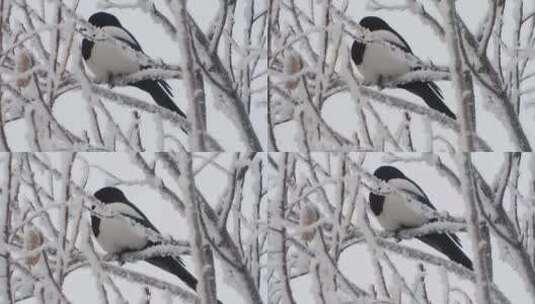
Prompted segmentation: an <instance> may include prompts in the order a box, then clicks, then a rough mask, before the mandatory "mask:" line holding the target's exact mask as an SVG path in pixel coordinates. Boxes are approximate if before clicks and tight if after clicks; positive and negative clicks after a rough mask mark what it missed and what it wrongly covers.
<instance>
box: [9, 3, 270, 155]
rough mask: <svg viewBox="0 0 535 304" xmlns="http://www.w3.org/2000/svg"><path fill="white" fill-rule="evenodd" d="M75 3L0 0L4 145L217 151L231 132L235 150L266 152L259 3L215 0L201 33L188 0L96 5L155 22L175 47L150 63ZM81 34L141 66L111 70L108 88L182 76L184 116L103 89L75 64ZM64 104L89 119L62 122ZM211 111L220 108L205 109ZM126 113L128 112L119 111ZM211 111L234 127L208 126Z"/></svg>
mask: <svg viewBox="0 0 535 304" xmlns="http://www.w3.org/2000/svg"><path fill="white" fill-rule="evenodd" d="M79 4H80V1H79V0H74V1H66V0H54V1H44V0H42V1H41V0H38V1H27V0H3V1H1V2H0V10H1V12H2V18H0V53H1V63H0V64H1V66H2V69H3V72H2V78H1V79H0V96H1V98H2V107H1V110H2V115H1V117H0V122H1V128H0V149H1V150H2V151H9V150H12V149H14V150H19V151H20V150H35V151H57V150H72V151H115V150H129V149H132V150H135V151H145V150H152V151H168V150H174V151H178V150H180V149H179V148H178V147H177V146H181V145H182V146H186V147H187V149H188V150H192V151H221V150H224V149H230V148H229V147H225V145H223V144H221V143H220V142H221V141H227V142H228V139H229V138H237V139H235V141H238V142H236V143H233V144H232V147H236V146H241V147H242V148H240V149H241V150H249V151H261V150H263V146H262V142H263V141H264V135H263V134H262V132H260V131H259V130H262V129H263V126H262V123H263V121H257V119H256V117H260V116H261V115H259V114H258V113H259V112H260V113H262V111H264V110H263V109H264V108H265V102H264V100H265V93H264V91H265V90H264V89H262V88H263V87H264V84H263V77H264V76H263V75H265V67H264V66H262V62H263V55H262V49H264V44H265V38H264V37H265V20H266V14H265V8H264V3H263V2H262V1H254V2H249V1H240V2H239V3H238V1H223V0H222V1H218V3H217V5H218V6H219V8H218V9H217V13H216V14H215V16H214V20H212V21H211V23H210V24H211V26H210V27H209V28H208V29H207V30H203V29H201V28H200V26H199V24H198V22H197V21H196V20H195V19H194V18H193V17H192V15H191V14H190V12H189V11H188V8H187V3H186V2H184V3H183V6H182V7H183V8H182V9H177V8H176V7H175V5H174V2H173V1H167V2H165V1H162V3H160V4H161V5H158V6H157V5H153V4H149V3H145V2H140V1H126V2H125V1H113V0H103V1H100V4H99V5H100V7H101V8H104V9H113V8H120V9H122V10H123V11H124V12H129V11H133V10H135V11H136V14H138V16H147V17H146V18H147V20H152V21H153V22H155V23H156V24H157V25H158V26H159V28H160V30H161V32H162V33H166V35H167V37H168V38H169V41H170V42H169V43H170V45H172V46H173V47H175V48H176V49H177V50H180V51H179V52H177V53H176V54H177V55H176V60H175V61H174V62H163V60H156V59H152V58H150V57H148V56H147V55H145V54H143V53H141V52H136V51H133V50H132V49H131V48H129V47H128V46H126V44H125V43H124V42H121V41H119V40H117V39H116V38H113V37H111V36H110V35H106V34H105V33H104V32H103V31H101V30H99V29H97V28H96V27H93V26H92V25H91V24H89V23H88V22H87V21H86V18H87V17H83V15H90V14H92V13H93V12H79ZM238 10H240V11H238ZM234 15H236V17H234ZM83 38H85V39H90V40H93V39H97V40H104V41H107V42H110V43H113V44H116V46H117V47H118V48H122V49H123V50H124V51H125V52H126V53H127V54H128V55H130V56H131V57H133V58H135V60H137V61H139V64H140V66H142V67H144V68H143V69H142V70H140V71H139V72H136V73H134V74H132V75H116V77H114V78H113V82H112V83H108V84H109V86H110V87H111V86H115V87H121V86H127V85H128V84H130V83H133V82H136V81H140V80H145V79H154V80H165V79H174V80H179V81H180V82H179V83H180V88H184V89H185V91H186V92H187V94H185V98H186V99H187V100H175V102H177V103H178V104H179V105H180V106H181V107H183V109H184V108H187V111H186V112H187V114H188V119H185V118H184V117H182V116H180V115H177V114H175V113H174V112H172V111H170V110H167V109H165V108H162V107H159V106H156V105H154V104H153V103H152V101H146V100H145V98H140V97H134V96H132V95H129V94H125V93H120V92H118V91H117V90H113V89H108V88H105V87H104V86H102V85H103V84H106V82H107V80H106V81H105V80H102V79H97V78H94V77H93V76H92V73H90V72H88V70H86V68H85V65H84V64H83V62H82V56H81V54H80V47H79V45H80V41H81V39H83ZM182 80H184V81H183V84H182ZM264 82H265V81H264ZM180 88H179V89H180ZM175 93H176V91H175ZM67 102H68V103H70V105H71V106H72V107H78V108H82V109H85V113H84V111H78V112H79V113H83V115H84V117H85V118H87V123H82V121H83V120H82V121H80V124H81V125H78V126H73V125H72V122H71V123H68V120H69V119H72V118H71V117H67V116H68V115H66V114H65V113H63V114H61V113H62V112H61V111H59V110H58V109H59V108H61V105H62V104H64V103H67ZM114 105H118V107H117V106H114ZM207 105H209V107H207ZM78 108H77V109H78ZM117 108H119V109H122V110H123V111H121V110H117ZM208 109H218V110H219V111H214V110H210V111H209V112H210V113H207V112H206V111H207V110H208ZM125 110H126V111H125ZM128 111H133V114H134V115H133V116H132V117H128V115H124V113H128ZM212 112H213V113H212ZM146 114H152V115H146ZM212 115H214V116H217V115H223V116H226V118H227V119H228V120H229V121H230V122H231V123H232V126H230V127H229V128H227V126H225V128H223V127H222V126H221V125H220V124H217V123H216V124H210V123H207V120H208V119H207V117H208V116H210V117H212ZM212 120H214V121H215V120H216V119H212ZM155 121H156V125H157V127H156V128H155V127H154V122H155ZM15 126H16V127H15ZM158 126H159V127H158ZM23 130H27V131H25V132H24V133H26V134H23ZM233 134H235V135H233ZM188 137H189V138H190V139H189V141H188ZM20 138H24V139H25V141H22V142H21V141H20ZM153 138H157V141H156V142H157V146H156V147H153V145H154V143H153ZM24 142H26V143H24Z"/></svg>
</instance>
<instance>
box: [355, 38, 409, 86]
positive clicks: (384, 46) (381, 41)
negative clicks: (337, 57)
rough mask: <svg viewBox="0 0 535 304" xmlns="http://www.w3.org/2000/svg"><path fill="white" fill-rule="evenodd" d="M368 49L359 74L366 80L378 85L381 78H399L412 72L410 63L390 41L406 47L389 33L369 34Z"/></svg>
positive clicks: (359, 67)
mask: <svg viewBox="0 0 535 304" xmlns="http://www.w3.org/2000/svg"><path fill="white" fill-rule="evenodd" d="M366 40H367V41H368V42H367V43H366V49H365V50H364V54H363V58H362V62H361V64H360V65H358V66H357V67H358V69H359V72H360V73H361V74H362V76H363V77H364V79H365V80H366V81H368V82H371V83H376V82H377V79H378V78H379V76H383V77H386V78H393V77H399V76H401V75H403V74H406V73H408V72H410V71H411V66H410V64H409V62H408V61H407V60H406V59H404V58H403V54H402V53H401V50H399V51H396V50H395V49H394V48H395V46H393V45H392V44H389V43H385V41H390V42H393V43H395V44H398V45H404V43H403V42H402V41H401V40H399V38H398V37H397V36H396V35H394V34H392V33H391V32H389V31H374V32H370V33H368V35H367V37H366Z"/></svg>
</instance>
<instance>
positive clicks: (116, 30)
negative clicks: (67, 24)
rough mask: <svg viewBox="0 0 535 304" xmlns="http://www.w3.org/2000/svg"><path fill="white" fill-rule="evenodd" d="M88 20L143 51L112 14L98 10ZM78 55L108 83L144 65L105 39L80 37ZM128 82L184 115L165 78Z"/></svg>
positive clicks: (138, 69) (169, 108) (159, 103)
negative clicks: (79, 52) (80, 53)
mask: <svg viewBox="0 0 535 304" xmlns="http://www.w3.org/2000/svg"><path fill="white" fill-rule="evenodd" d="M88 21H89V23H91V24H92V25H94V26H96V27H98V28H100V29H102V30H103V31H104V32H106V33H107V34H109V35H110V36H111V37H113V38H115V39H117V40H119V41H121V42H123V43H124V44H126V45H127V46H129V47H130V48H132V49H133V50H134V51H137V52H140V53H142V54H145V53H144V52H143V50H142V49H141V46H140V45H139V43H138V42H137V40H136V38H134V36H133V35H132V34H131V33H130V32H129V31H128V30H127V29H125V28H124V27H123V26H122V25H121V23H120V22H119V19H117V17H115V16H114V15H112V14H108V13H105V12H98V13H95V14H93V15H92V16H91V17H89V20H88ZM82 57H83V58H84V61H85V63H86V64H87V66H88V67H89V69H90V70H91V71H92V72H93V74H95V76H96V77H97V78H99V79H104V80H107V81H108V82H109V83H110V84H112V83H113V77H114V76H120V75H126V74H131V73H134V72H137V71H140V70H142V69H143V68H147V67H146V66H142V65H141V64H140V63H139V62H138V61H137V60H136V58H133V56H131V54H128V53H127V52H125V50H124V49H122V48H121V47H120V46H118V45H117V43H115V44H114V43H113V42H111V41H109V39H107V40H94V41H93V40H89V39H87V38H85V39H84V40H82ZM129 85H131V86H134V87H136V88H139V89H141V90H143V91H145V92H147V93H149V94H150V95H151V96H152V99H154V101H155V102H156V103H157V104H158V105H159V106H161V107H164V108H166V109H168V110H170V111H173V112H175V113H177V114H178V115H180V116H182V117H184V118H186V114H184V112H182V110H180V109H179V108H178V107H177V105H176V104H175V103H174V102H173V100H172V99H171V97H172V96H173V93H172V92H171V87H170V86H169V84H168V83H167V82H166V81H165V80H161V79H159V80H152V79H144V80H140V81H136V82H133V83H129Z"/></svg>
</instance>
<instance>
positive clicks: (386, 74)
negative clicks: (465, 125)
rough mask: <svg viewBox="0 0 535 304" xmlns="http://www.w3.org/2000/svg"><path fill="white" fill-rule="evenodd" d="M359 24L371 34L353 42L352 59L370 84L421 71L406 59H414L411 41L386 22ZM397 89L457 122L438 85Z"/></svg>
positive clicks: (369, 20) (417, 84) (367, 20)
mask: <svg viewBox="0 0 535 304" xmlns="http://www.w3.org/2000/svg"><path fill="white" fill-rule="evenodd" d="M359 25H360V26H361V27H362V28H364V29H366V30H368V31H367V32H366V34H365V35H364V38H363V39H360V40H355V41H353V45H352V46H351V58H352V59H353V62H354V63H355V65H356V66H357V68H358V70H359V72H360V74H362V76H363V77H364V79H365V80H366V81H367V82H369V83H377V84H379V85H380V86H382V84H381V82H382V81H383V79H384V78H396V77H400V76H402V75H404V74H406V73H408V72H410V71H413V70H417V69H418V67H415V66H411V63H410V62H409V61H408V60H407V59H405V58H404V55H410V56H414V54H413V52H412V50H411V48H410V46H409V44H408V43H407V41H405V39H403V37H401V35H400V34H399V33H398V32H396V31H395V30H394V29H393V28H392V27H391V26H390V25H388V23H386V22H385V21H384V20H383V19H381V18H379V17H376V16H367V17H364V18H362V19H361V20H360V22H359ZM397 87H398V88H400V89H404V90H407V91H409V92H411V93H412V94H415V95H417V96H418V97H420V98H421V99H423V101H424V102H425V103H426V104H427V105H428V106H429V107H430V108H432V109H434V110H436V111H438V112H440V113H443V114H445V115H447V116H448V117H450V118H452V119H456V116H455V114H454V113H453V112H452V111H451V110H450V109H449V108H448V106H447V105H446V104H445V103H444V97H443V96H442V91H441V90H440V88H439V87H438V85H437V84H436V83H434V82H432V81H413V82H408V83H403V84H398V85H397Z"/></svg>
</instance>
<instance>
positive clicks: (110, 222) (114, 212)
mask: <svg viewBox="0 0 535 304" xmlns="http://www.w3.org/2000/svg"><path fill="white" fill-rule="evenodd" d="M94 196H95V197H96V198H97V199H98V200H99V201H101V202H102V203H103V204H104V205H103V208H106V209H104V211H106V212H105V213H106V216H99V215H98V214H92V215H91V228H92V230H93V234H94V235H95V238H96V239H97V242H98V243H99V245H100V246H101V247H102V249H104V250H105V251H106V252H107V253H110V254H116V255H119V256H120V255H121V254H124V253H127V252H133V251H138V250H142V249H146V248H149V247H151V246H154V245H158V244H159V242H158V241H154V240H153V239H154V237H152V238H151V237H150V234H151V233H152V234H153V236H154V235H160V232H159V231H158V229H156V227H155V226H154V225H153V224H152V223H151V222H150V221H149V220H148V218H147V217H146V216H145V214H143V212H141V210H139V209H138V208H137V207H136V206H135V205H134V204H132V203H131V202H130V201H129V200H128V199H127V198H126V196H125V195H124V193H123V192H122V191H121V190H119V189H117V188H114V187H105V188H102V189H100V190H98V191H97V192H95V194H94ZM92 209H93V210H95V209H96V206H92ZM108 213H109V214H110V215H109V216H108V215H107V214H108ZM136 224H137V225H139V227H136V226H137V225H136ZM143 228H145V229H146V230H148V233H147V232H146V231H144V229H143ZM145 261H146V262H148V263H150V264H152V265H154V266H156V267H158V268H160V269H163V270H165V271H167V272H169V273H172V274H174V275H175V276H177V277H178V278H179V279H180V280H181V281H182V282H184V283H186V285H188V286H189V287H190V288H191V289H193V290H196V289H197V279H196V278H195V277H194V276H193V275H192V274H191V273H190V272H189V271H188V270H187V269H186V268H185V267H184V263H183V262H182V260H181V259H180V257H178V256H153V257H149V258H146V259H145ZM218 303H219V304H221V302H219V301H218Z"/></svg>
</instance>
